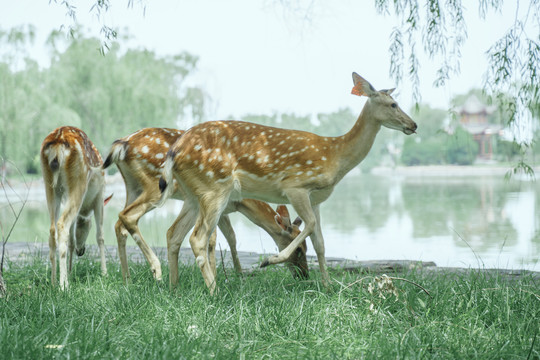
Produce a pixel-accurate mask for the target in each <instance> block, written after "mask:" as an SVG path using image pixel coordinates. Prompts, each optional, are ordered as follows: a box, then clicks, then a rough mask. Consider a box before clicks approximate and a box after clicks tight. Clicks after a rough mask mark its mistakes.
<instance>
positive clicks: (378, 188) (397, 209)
mask: <svg viewBox="0 0 540 360" xmlns="http://www.w3.org/2000/svg"><path fill="white" fill-rule="evenodd" d="M122 196H123V188H122V187H120V188H119V189H118V188H115V198H114V201H113V202H112V203H111V204H110V205H108V206H107V208H106V217H105V224H104V227H105V235H106V242H107V243H108V244H115V243H116V240H115V236H114V229H113V227H114V223H115V222H116V215H117V214H118V212H119V211H120V209H121V208H122V206H123V199H122ZM42 199H43V201H42V202H40V201H37V202H36V201H34V202H31V203H29V204H28V205H27V207H26V208H25V210H24V212H23V214H22V216H21V219H20V224H19V226H17V228H16V229H15V232H14V233H13V235H12V238H11V240H12V241H45V242H46V241H47V236H48V234H47V232H48V215H47V211H46V206H45V203H44V196H43V198H42ZM181 205H182V204H181V202H179V201H171V202H170V203H168V204H167V205H166V206H165V207H164V208H162V209H158V210H156V211H154V212H152V213H150V214H148V215H147V216H145V217H143V218H142V219H141V223H140V228H141V231H142V232H143V235H144V236H145V239H147V240H148V241H149V243H150V244H151V246H165V245H166V241H165V231H166V229H167V228H168V226H170V224H172V222H173V221H174V218H175V217H176V215H177V214H178V213H179V211H180V208H181ZM537 209H540V196H539V188H538V184H536V183H529V182H518V181H511V182H506V181H505V180H504V179H503V178H502V177H501V176H492V177H489V176H488V177H444V178H443V177H426V176H424V177H410V176H409V177H399V176H373V175H349V176H347V177H346V178H345V179H344V180H343V181H342V182H341V183H340V184H339V185H338V187H337V189H336V191H335V192H334V194H333V195H332V196H331V197H330V199H329V200H328V201H327V202H326V203H324V204H322V206H321V217H322V226H323V233H324V236H325V244H326V253H327V256H329V257H345V258H349V259H357V260H372V259H416V260H426V261H435V262H437V263H438V264H439V265H441V266H474V267H477V266H486V267H495V266H497V267H507V268H526V269H530V270H540V265H539V264H538V259H539V257H540V214H539V212H538V211H537ZM0 218H1V219H2V222H3V226H4V227H5V226H6V224H8V223H9V219H11V215H10V212H9V209H8V208H7V206H6V205H5V204H3V205H1V206H0ZM231 219H232V221H233V226H234V228H235V231H236V233H237V237H238V247H239V250H243V251H254V252H276V251H277V248H276V246H275V244H274V243H273V242H272V240H271V239H270V238H269V237H268V235H266V233H264V231H262V230H260V229H258V228H256V227H255V226H254V225H252V224H251V223H249V221H247V220H246V219H245V218H243V217H242V216H241V215H239V214H233V215H231ZM90 236H91V238H89V243H91V244H94V243H95V240H94V236H95V235H93V233H91V234H90ZM130 244H131V245H134V242H132V241H131V242H130ZM218 244H219V245H218V246H221V248H222V249H226V248H227V243H226V241H225V240H224V238H223V237H222V236H221V235H220V236H219V237H218ZM184 246H189V245H188V241H185V243H184ZM309 248H310V250H309V253H310V254H312V255H314V252H313V249H312V246H311V244H309Z"/></svg>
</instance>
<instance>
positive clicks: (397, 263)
mask: <svg viewBox="0 0 540 360" xmlns="http://www.w3.org/2000/svg"><path fill="white" fill-rule="evenodd" d="M105 247H106V250H105V254H106V258H107V263H108V264H115V265H117V266H118V267H119V266H120V261H119V258H118V249H117V247H116V246H111V245H108V246H105ZM5 250H6V253H5V255H6V260H7V261H9V262H14V263H24V262H25V261H28V260H30V259H33V258H35V257H36V256H37V257H39V258H42V259H43V260H44V261H48V254H49V246H48V245H47V244H45V243H25V242H7V243H6V247H5ZM152 250H153V251H154V252H155V254H156V255H157V257H158V258H159V260H160V262H161V263H162V264H163V263H166V262H167V249H166V248H165V247H157V248H156V247H152ZM126 251H127V257H128V261H132V262H137V263H141V262H145V261H146V259H145V258H144V257H143V255H142V252H141V251H140V249H139V248H138V247H137V246H127V247H126ZM85 255H86V256H90V257H91V258H92V259H94V260H95V261H98V259H99V255H98V247H97V245H90V246H88V247H87V250H86V253H85ZM267 255H268V254H259V253H253V252H246V251H238V257H239V259H240V263H241V265H242V269H243V272H244V273H251V272H255V271H264V270H260V268H259V264H260V263H261V259H262V258H263V257H265V256H267ZM216 257H217V259H216V261H217V262H218V263H219V264H220V266H219V267H220V268H221V269H222V266H221V264H224V265H225V267H226V268H227V269H229V270H233V266H232V258H231V256H230V252H229V251H224V252H217V251H216ZM178 260H179V262H180V263H182V264H184V265H193V264H194V263H195V259H194V257H193V253H192V251H191V249H190V248H181V249H180V254H179V257H178ZM76 261H77V260H75V262H76ZM326 261H327V264H328V268H330V269H332V268H333V269H341V270H344V271H348V272H355V273H371V274H385V273H400V272H404V271H408V270H421V271H424V272H426V273H429V274H432V275H439V274H440V275H448V274H450V275H452V276H458V275H463V274H466V273H467V272H468V271H478V273H479V274H483V275H486V276H490V277H497V278H504V279H506V280H510V281H514V280H518V279H520V278H521V277H524V276H530V277H531V278H532V279H534V281H537V282H539V285H540V271H532V270H526V269H501V268H475V267H467V268H464V267H444V266H437V264H436V263H435V262H433V261H419V260H362V261H358V260H349V259H343V258H333V257H327V258H326ZM4 265H6V263H4ZM278 266H279V265H278ZM308 266H309V269H310V271H318V270H319V264H318V262H317V257H316V256H311V255H308ZM6 268H7V271H9V266H6ZM270 268H272V267H270Z"/></svg>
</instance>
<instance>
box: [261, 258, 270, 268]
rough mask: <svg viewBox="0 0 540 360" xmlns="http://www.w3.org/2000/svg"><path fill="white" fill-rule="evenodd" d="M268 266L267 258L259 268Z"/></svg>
mask: <svg viewBox="0 0 540 360" xmlns="http://www.w3.org/2000/svg"><path fill="white" fill-rule="evenodd" d="M268 265H270V261H269V260H268V258H266V259H264V260H263V262H262V263H261V266H260V267H261V268H264V267H267V266H268Z"/></svg>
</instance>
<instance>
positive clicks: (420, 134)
mask: <svg viewBox="0 0 540 360" xmlns="http://www.w3.org/2000/svg"><path fill="white" fill-rule="evenodd" d="M411 113H412V114H413V117H414V119H415V121H416V123H417V124H418V131H417V136H414V137H411V136H409V137H406V138H405V139H404V144H403V152H402V154H401V161H402V162H403V163H404V164H405V165H409V166H411V165H436V164H442V163H444V159H445V157H446V156H445V150H444V149H445V144H446V141H447V138H448V135H447V134H446V133H445V132H444V131H443V130H442V129H443V128H444V127H445V123H446V122H447V119H448V113H447V112H446V111H444V110H442V109H434V108H432V107H431V106H429V105H425V104H420V105H418V107H417V108H416V110H414V109H413V110H412V111H411Z"/></svg>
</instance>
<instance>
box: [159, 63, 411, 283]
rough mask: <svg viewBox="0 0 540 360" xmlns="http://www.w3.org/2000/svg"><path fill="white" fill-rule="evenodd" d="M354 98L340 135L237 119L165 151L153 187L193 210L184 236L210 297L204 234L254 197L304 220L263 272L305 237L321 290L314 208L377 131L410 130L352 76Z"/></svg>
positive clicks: (380, 95)
mask: <svg viewBox="0 0 540 360" xmlns="http://www.w3.org/2000/svg"><path fill="white" fill-rule="evenodd" d="M353 82H354V87H353V90H352V93H353V94H355V95H358V96H360V95H366V96H367V97H368V99H367V102H366V103H365V105H364V108H363V110H362V112H361V114H360V116H359V117H358V120H357V121H356V123H355V124H354V126H353V127H352V129H351V130H350V131H349V132H347V133H346V134H345V135H343V136H338V137H325V136H318V135H315V134H312V133H309V132H305V131H298V130H289V129H280V128H276V127H269V126H262V125H257V124H253V123H248V122H242V121H211V122H206V123H202V124H199V125H197V126H194V127H192V128H191V129H190V130H188V131H187V132H186V133H185V134H184V135H183V136H182V137H181V138H180V139H179V140H178V141H177V142H176V143H175V144H174V145H173V146H172V147H171V149H170V150H169V152H168V153H167V158H166V162H165V165H164V171H163V179H161V180H160V183H161V184H160V185H161V186H160V187H161V188H162V189H163V192H164V194H163V197H164V198H166V197H167V196H168V194H167V192H168V191H171V189H169V186H168V184H169V183H170V182H171V181H172V180H173V179H175V180H177V182H178V183H179V184H180V186H181V188H182V189H183V191H184V193H185V194H186V199H185V201H186V202H190V203H196V204H198V208H199V214H198V217H197V220H196V224H195V229H194V230H193V233H192V235H191V238H190V243H191V247H192V249H193V252H194V253H195V256H196V261H197V264H198V265H199V267H200V270H201V272H202V275H203V278H204V280H205V282H206V285H207V286H208V288H209V289H210V293H213V291H214V289H215V286H216V284H215V277H214V275H213V273H212V271H211V268H210V264H209V262H208V259H207V254H206V252H205V249H206V246H207V242H208V239H209V237H210V234H211V233H212V231H213V230H214V228H215V226H216V224H217V222H218V220H219V217H220V216H221V214H222V213H223V210H224V209H225V208H226V207H227V203H229V201H230V200H231V199H235V200H239V199H242V198H253V199H258V200H261V201H268V202H275V203H290V204H292V206H293V207H294V209H295V210H296V212H297V213H298V215H299V216H300V218H301V219H302V220H303V221H304V224H305V227H304V229H303V230H302V232H301V233H300V234H299V235H298V236H297V237H296V238H295V239H294V240H293V241H292V242H291V243H290V245H289V246H287V248H285V249H284V250H282V251H280V253H279V254H278V255H274V256H271V257H269V258H267V259H266V260H265V261H263V263H262V264H261V266H262V267H264V266H267V265H270V264H277V263H281V262H283V261H284V260H285V259H287V258H288V257H289V256H290V255H291V254H292V252H293V251H294V250H295V249H296V247H297V246H298V245H299V244H300V243H302V242H303V241H304V240H305V239H306V237H307V236H310V238H311V241H312V243H313V247H314V248H315V252H316V254H317V259H318V262H319V266H320V271H321V277H322V281H323V284H324V285H325V286H328V285H329V283H330V277H329V276H328V272H327V269H326V260H325V257H324V240H323V236H322V232H321V223H320V213H319V205H320V204H321V203H322V202H324V201H325V200H326V199H328V197H329V196H330V194H331V193H332V191H333V189H334V187H335V186H336V185H337V183H338V182H339V181H340V180H341V179H342V178H343V177H344V176H345V174H347V173H348V172H349V171H350V170H351V169H352V168H354V167H355V166H356V165H358V164H359V163H360V162H361V161H362V160H363V159H364V158H365V157H366V155H367V154H368V152H369V150H370V148H371V146H372V145H373V142H374V140H375V136H376V135H377V133H378V132H379V130H380V128H381V126H385V127H388V128H390V129H395V130H399V131H402V132H403V133H405V134H407V135H410V134H412V133H414V132H415V130H416V128H417V126H416V123H415V122H414V121H413V120H411V118H410V117H409V116H408V115H407V114H405V113H404V112H403V111H402V110H401V109H400V108H399V106H398V105H397V103H396V102H395V101H394V99H393V98H392V97H391V93H392V92H393V90H394V89H392V90H381V91H377V90H375V89H374V88H373V86H372V85H371V84H370V83H369V82H367V81H366V80H365V79H363V78H362V77H360V76H359V75H358V74H356V73H353Z"/></svg>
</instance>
